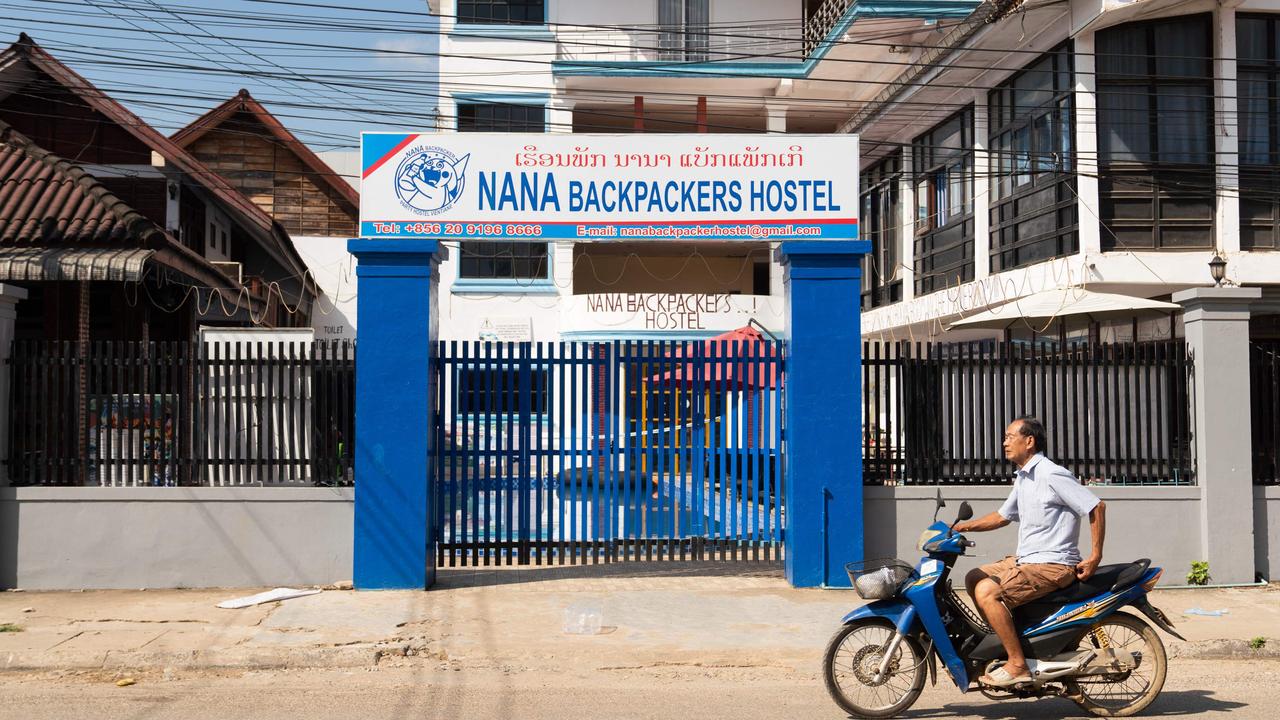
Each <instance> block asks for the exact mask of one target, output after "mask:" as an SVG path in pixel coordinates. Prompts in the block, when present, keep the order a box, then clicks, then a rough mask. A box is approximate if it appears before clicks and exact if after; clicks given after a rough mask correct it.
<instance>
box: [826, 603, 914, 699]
mask: <svg viewBox="0 0 1280 720" xmlns="http://www.w3.org/2000/svg"><path fill="white" fill-rule="evenodd" d="M897 632H898V631H897V629H896V628H894V626H893V625H892V624H891V623H889V622H886V621H883V620H878V619H871V618H868V619H865V620H857V621H854V622H851V623H849V624H848V625H845V626H844V627H842V628H840V630H839V632H837V633H836V634H835V635H833V636H832V638H831V641H830V642H828V643H827V651H826V653H825V655H824V656H823V661H822V677H823V680H824V681H825V683H826V686H827V692H828V693H830V694H831V699H832V700H835V702H836V705H839V706H840V709H841V710H844V711H845V712H847V713H849V714H850V715H853V716H855V717H864V718H888V717H893V716H894V715H897V714H898V713H900V712H902V711H904V710H906V709H907V708H909V707H911V706H912V705H913V704H915V701H916V699H917V698H919V697H920V691H921V690H923V689H924V675H925V668H924V665H925V656H924V651H923V650H921V648H920V644H919V643H918V642H916V640H915V638H912V637H910V636H907V637H904V638H903V639H902V643H901V644H900V645H899V646H898V649H897V650H896V651H895V652H894V655H893V658H892V660H891V661H890V663H891V664H890V666H889V673H888V677H886V678H885V679H883V680H882V681H880V682H878V683H877V682H875V679H874V675H875V673H876V671H877V670H879V665H880V661H881V660H882V659H883V658H884V654H883V653H884V652H885V651H886V650H887V649H888V646H889V643H890V642H891V641H892V640H893V637H894V635H896V634H897Z"/></svg>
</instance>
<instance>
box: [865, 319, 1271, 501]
mask: <svg viewBox="0 0 1280 720" xmlns="http://www.w3.org/2000/svg"><path fill="white" fill-rule="evenodd" d="M1193 373H1194V370H1193V366H1192V362H1191V357H1190V354H1189V351H1188V349H1187V347H1186V345H1185V344H1184V343H1183V342H1182V341H1161V342H1140V343H1125V344H1091V345H1074V346H1065V347H1064V346H1059V345H1056V344H1053V345H1051V344H1035V345H1028V344H1013V343H996V342H990V341H988V342H979V343H967V344H955V343H952V344H921V343H914V344H913V343H906V342H902V343H864V344H863V359H862V382H863V417H862V420H863V438H862V447H863V475H864V478H865V481H866V482H867V484H882V485H904V484H906V485H932V484H988V485H996V484H1008V483H1009V482H1011V480H1012V474H1013V468H1012V466H1011V465H1010V464H1009V463H1008V461H1006V460H1005V459H1004V452H1003V449H1002V441H1003V436H1004V428H1005V425H1006V424H1007V423H1008V422H1009V421H1011V420H1012V419H1014V418H1016V417H1018V416H1021V415H1035V416H1037V417H1039V418H1040V419H1042V420H1043V421H1044V422H1045V424H1046V425H1047V426H1048V431H1049V438H1048V440H1049V448H1048V450H1049V452H1048V455H1049V456H1050V458H1052V459H1053V460H1054V461H1055V462H1058V463H1059V464H1061V465H1063V466H1065V467H1067V468H1068V469H1070V470H1071V471H1072V472H1074V473H1075V474H1076V475H1077V476H1078V477H1079V478H1080V479H1081V480H1082V481H1084V482H1086V483H1091V484H1107V485H1193V484H1195V457H1194V446H1193V442H1192V439H1193V430H1194V428H1193V427H1192V424H1191V419H1192V418H1193V417H1194V413H1193V412H1192V411H1191V402H1192V392H1191V388H1192V382H1193ZM1273 447H1274V446H1273ZM1272 467H1274V464H1273V465H1272Z"/></svg>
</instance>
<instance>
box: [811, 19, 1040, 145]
mask: <svg viewBox="0 0 1280 720" xmlns="http://www.w3.org/2000/svg"><path fill="white" fill-rule="evenodd" d="M1022 1H1023V0H988V1H987V2H985V3H983V4H982V5H980V6H979V7H978V9H977V10H974V11H973V12H972V13H971V14H970V15H969V17H967V18H965V19H964V21H963V22H961V23H960V24H959V25H956V26H954V27H952V28H951V30H949V31H948V32H947V34H946V35H945V36H943V38H942V40H941V41H939V42H938V44H937V45H935V46H932V47H930V48H929V49H928V50H926V51H925V53H924V54H923V55H921V56H920V59H919V60H917V61H916V62H915V63H914V64H913V65H912V66H911V67H909V68H907V69H906V70H905V71H903V72H902V74H901V75H899V76H898V77H897V78H895V79H894V80H893V82H891V83H889V84H888V85H886V86H885V87H884V89H883V90H881V91H880V94H879V95H877V96H876V97H875V99H874V100H872V101H871V102H869V103H867V104H866V105H864V106H863V107H862V109H861V110H859V111H858V112H857V113H855V114H854V115H853V117H851V118H849V119H848V120H846V121H845V122H844V123H843V124H842V125H841V126H840V127H839V129H837V130H836V132H837V133H860V132H862V131H863V129H864V128H866V127H867V126H868V125H870V124H871V121H873V120H875V119H876V118H877V117H879V116H880V114H881V113H883V112H884V111H886V110H888V108H889V104H890V103H892V102H893V101H894V100H896V99H898V97H900V96H901V95H902V94H903V93H904V92H906V91H907V89H908V88H910V87H912V86H914V85H915V84H916V83H917V82H918V81H919V80H920V78H922V77H924V76H925V74H926V73H928V72H930V71H931V70H934V69H936V68H938V67H939V66H940V65H941V64H942V62H943V61H944V60H946V59H948V58H950V57H951V56H952V55H954V54H955V53H956V52H957V51H959V50H960V49H961V47H962V46H963V45H964V44H965V43H967V42H969V41H970V40H971V39H973V36H975V35H977V34H978V31H980V30H981V29H982V28H983V27H984V26H986V25H990V24H992V23H994V22H996V21H998V20H1001V19H1002V18H1004V17H1005V16H1006V15H1009V14H1010V13H1012V12H1013V11H1014V10H1016V9H1017V8H1018V6H1020V5H1021V4H1022Z"/></svg>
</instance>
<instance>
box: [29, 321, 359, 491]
mask: <svg viewBox="0 0 1280 720" xmlns="http://www.w3.org/2000/svg"><path fill="white" fill-rule="evenodd" d="M7 370H8V372H9V373H10V380H11V383H12V384H11V388H12V398H13V400H12V407H11V415H10V437H9V443H10V445H9V447H10V453H9V455H10V460H9V466H10V467H9V473H10V481H11V483H12V484H14V485H89V486H197V485H203V486H210V485H213V486H218V485H289V484H293V485H300V484H302V485H313V484H314V485H349V484H351V482H352V475H353V473H352V455H353V452H352V444H351V440H352V437H353V435H354V429H355V410H354V408H355V346H354V345H353V344H352V343H350V342H328V341H315V342H312V341H305V342H298V341H286V342H159V343H154V342H153V343H141V342H94V343H87V344H80V343H71V342H48V341H31V342H22V341H19V342H16V343H14V347H13V356H12V360H11V361H10V363H9V367H8V368H7Z"/></svg>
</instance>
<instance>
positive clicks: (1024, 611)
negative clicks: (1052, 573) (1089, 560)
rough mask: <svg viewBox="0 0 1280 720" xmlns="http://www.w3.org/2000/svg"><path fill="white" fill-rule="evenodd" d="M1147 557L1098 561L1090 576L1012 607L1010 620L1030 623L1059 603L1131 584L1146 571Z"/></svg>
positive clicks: (1092, 595) (1035, 621) (1067, 602)
mask: <svg viewBox="0 0 1280 720" xmlns="http://www.w3.org/2000/svg"><path fill="white" fill-rule="evenodd" d="M1150 566H1151V561H1150V560H1149V559H1147V558H1143V559H1141V560H1137V561H1134V562H1131V563H1127V564H1118V565H1099V566H1098V569H1097V570H1096V571H1094V573H1093V577H1090V578H1089V579H1088V580H1086V581H1084V582H1080V581H1079V580H1077V581H1076V582H1074V583H1071V584H1070V585H1068V586H1067V587H1065V588H1063V589H1061V590H1055V591H1054V592H1051V593H1049V594H1048V595H1045V596H1044V597H1038V598H1036V599H1035V600H1032V601H1031V602H1029V603H1027V604H1026V605H1023V606H1022V607H1019V608H1016V609H1014V611H1013V617H1014V622H1015V623H1016V624H1017V625H1019V626H1022V627H1026V626H1029V625H1034V624H1036V623H1038V622H1040V621H1041V620H1043V619H1045V618H1047V617H1049V616H1050V615H1052V614H1054V613H1055V612H1057V611H1058V609H1059V608H1061V607H1062V606H1063V605H1067V604H1070V603H1078V602H1084V601H1086V600H1090V599H1092V598H1095V597H1097V596H1099V595H1103V594H1105V593H1111V592H1116V591H1118V590H1123V589H1125V588H1127V587H1131V586H1133V585H1134V584H1136V583H1137V582H1138V581H1140V580H1141V579H1142V576H1143V575H1146V573H1147V568H1148V567H1150Z"/></svg>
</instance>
